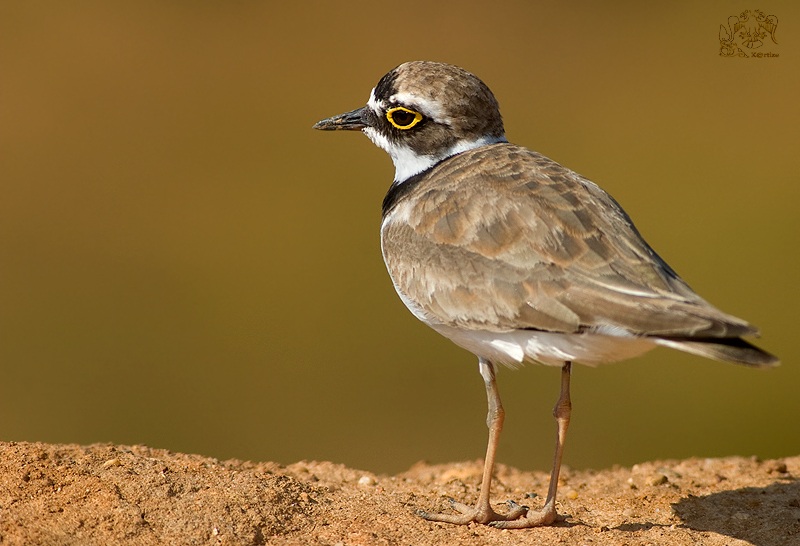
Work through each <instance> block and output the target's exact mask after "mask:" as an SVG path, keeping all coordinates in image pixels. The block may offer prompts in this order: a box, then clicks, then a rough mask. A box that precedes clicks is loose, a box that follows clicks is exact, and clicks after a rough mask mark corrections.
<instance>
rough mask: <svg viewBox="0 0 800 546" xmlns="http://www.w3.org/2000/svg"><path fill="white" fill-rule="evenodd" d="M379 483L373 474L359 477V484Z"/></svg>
mask: <svg viewBox="0 0 800 546" xmlns="http://www.w3.org/2000/svg"><path fill="white" fill-rule="evenodd" d="M376 483H378V482H377V481H375V478H373V477H372V476H361V477H360V478H359V479H358V485H375V484H376Z"/></svg>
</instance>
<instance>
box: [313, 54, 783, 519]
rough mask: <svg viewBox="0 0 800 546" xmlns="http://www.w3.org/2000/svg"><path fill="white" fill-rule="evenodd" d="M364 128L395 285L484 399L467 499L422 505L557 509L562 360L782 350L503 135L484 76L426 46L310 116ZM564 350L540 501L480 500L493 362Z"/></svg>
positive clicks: (568, 367) (543, 515)
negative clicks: (466, 359)
mask: <svg viewBox="0 0 800 546" xmlns="http://www.w3.org/2000/svg"><path fill="white" fill-rule="evenodd" d="M313 127H314V128H315V129H319V130H324V131H336V130H339V131H342V130H343V131H361V132H363V133H364V134H365V135H366V136H367V137H368V138H369V139H370V140H371V141H372V142H373V143H374V144H375V145H377V146H378V147H379V148H381V149H383V150H384V151H386V152H387V153H388V154H389V156H390V157H391V159H392V162H393V164H394V167H395V174H394V180H393V181H392V183H391V185H390V186H389V189H388V192H387V193H386V196H385V197H384V199H383V203H382V214H381V226H380V240H381V252H382V254H383V259H384V262H385V264H386V267H387V269H388V272H389V276H390V277H391V280H392V283H393V285H394V288H395V290H396V291H397V294H398V295H399V296H400V299H401V300H402V301H403V303H404V304H405V305H406V307H407V308H408V309H409V310H410V311H411V313H413V314H414V316H415V317H416V318H418V319H419V320H421V321H422V322H423V323H425V324H427V325H428V326H430V327H431V328H433V329H434V330H435V331H436V332H438V333H440V334H442V335H443V336H444V337H446V338H449V339H450V340H451V341H453V342H454V343H455V344H457V345H459V346H460V347H462V348H464V349H466V350H468V351H469V352H471V353H473V354H474V355H475V356H477V358H478V369H479V372H480V374H481V376H482V378H483V381H484V385H485V388H486V395H487V401H488V411H487V418H486V424H487V427H488V429H489V438H488V442H487V449H486V456H485V458H484V468H483V477H482V480H481V485H480V492H479V495H478V499H477V502H476V504H475V505H474V506H469V505H466V504H463V503H459V502H456V501H455V500H453V499H450V510H448V511H445V512H442V513H436V512H431V511H426V510H418V511H417V513H418V514H419V515H420V516H421V517H423V518H425V519H427V520H430V521H436V522H444V523H452V524H462V525H463V524H469V523H471V522H475V523H479V524H488V525H491V526H494V527H499V528H508V529H514V528H528V527H537V526H543V525H551V524H553V523H555V522H557V521H561V520H562V519H563V516H560V515H559V514H558V512H557V508H556V495H557V488H558V477H559V472H560V468H561V461H562V457H563V453H564V443H565V439H566V434H567V429H568V427H569V423H570V416H571V409H572V402H571V398H570V378H571V373H572V364H573V363H581V364H586V365H590V366H596V365H599V364H603V363H607V362H613V361H618V360H623V359H628V358H632V357H635V356H639V355H641V354H643V353H645V352H647V351H649V350H650V349H653V348H655V347H658V346H663V347H669V348H672V349H677V350H680V351H685V352H687V353H692V354H695V355H700V356H703V357H708V358H711V359H716V360H720V361H727V362H733V363H737V364H743V365H746V366H751V367H771V366H774V365H777V364H778V359H777V358H776V357H775V356H773V355H772V354H770V353H768V352H766V351H764V350H762V349H760V348H758V347H756V346H755V345H753V344H751V343H750V342H748V341H746V340H744V339H743V338H742V336H748V335H758V330H757V328H756V327H754V326H752V325H751V324H749V323H748V322H746V321H745V320H742V319H740V318H737V317H735V316H732V315H729V314H727V313H724V312H722V311H720V310H719V309H717V308H716V307H714V306H712V305H711V304H710V303H708V302H707V301H706V300H704V299H702V298H701V297H700V296H698V295H697V294H696V293H695V292H694V291H693V290H692V289H691V288H690V287H689V285H688V284H687V283H686V282H684V281H683V280H682V279H681V278H680V277H679V276H678V274H677V273H676V272H675V271H674V270H673V269H672V268H671V267H670V266H669V265H667V263H666V262H665V261H664V260H663V259H662V258H661V257H660V256H659V255H658V254H657V253H656V252H655V251H654V250H653V249H652V248H651V247H650V245H648V244H647V243H646V242H645V240H644V239H643V237H642V236H641V234H640V233H639V231H638V230H637V228H636V227H635V226H634V224H633V221H632V220H631V218H630V217H629V216H628V214H627V213H626V212H625V211H624V210H623V209H622V207H621V206H620V205H619V204H618V203H617V201H616V200H615V199H614V198H613V197H611V196H610V195H609V194H608V193H606V192H605V191H604V190H603V189H601V188H600V187H599V186H598V185H597V184H595V183H594V182H592V181H590V180H588V179H587V178H584V177H583V176H581V175H579V174H577V173H575V172H574V171H572V170H570V169H568V168H567V167H564V166H562V165H560V164H559V163H557V162H555V161H554V160H552V159H550V158H548V157H546V156H544V155H542V154H540V153H538V152H535V151H532V150H530V149H528V148H525V147H522V146H518V145H515V144H511V143H509V142H508V140H507V139H506V135H505V129H504V126H503V119H502V116H501V115H500V108H499V105H498V102H497V99H496V98H495V96H494V94H493V93H492V91H491V90H490V89H489V87H488V86H487V85H486V84H485V83H484V82H483V81H482V80H480V79H479V78H478V77H477V76H475V75H473V74H472V73H470V72H468V71H467V70H465V69H463V68H460V67H457V66H454V65H451V64H446V63H440V62H434V61H411V62H406V63H403V64H401V65H399V66H397V67H395V68H394V69H392V70H391V71H389V72H388V73H387V74H386V75H384V76H383V77H382V78H381V79H380V80H379V81H378V83H377V85H376V86H375V87H374V88H373V89H372V91H371V92H370V95H369V99H368V101H367V104H366V106H363V107H361V108H357V109H355V110H353V111H350V112H346V113H343V114H339V115H336V116H333V117H329V118H326V119H323V120H321V121H319V122H317V123H316V124H315V125H314V126H313ZM524 363H538V364H544V365H549V366H558V367H560V369H561V385H560V393H559V396H558V399H557V402H556V404H555V407H554V409H553V416H554V417H555V420H556V424H557V427H556V428H557V434H556V447H555V453H554V456H553V466H552V470H551V473H550V483H549V487H548V493H547V497H546V499H545V500H544V505H543V507H542V508H541V509H539V510H532V509H530V508H529V507H527V506H523V505H520V504H518V503H516V502H514V501H508V505H507V510H505V512H504V513H503V512H498V511H496V510H495V509H494V508H492V505H491V502H490V488H491V480H492V474H493V471H494V465H495V460H496V454H497V445H498V440H499V437H500V432H501V430H502V428H503V422H504V418H505V411H504V409H503V405H502V402H501V400H500V394H499V390H498V386H497V381H496V371H497V369H498V367H499V366H501V365H506V366H510V367H518V366H520V365H522V364H524Z"/></svg>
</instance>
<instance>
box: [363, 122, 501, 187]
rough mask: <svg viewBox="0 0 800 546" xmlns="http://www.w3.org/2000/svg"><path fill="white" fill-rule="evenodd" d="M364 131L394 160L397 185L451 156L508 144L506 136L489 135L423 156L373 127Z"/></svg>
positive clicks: (463, 141)
mask: <svg viewBox="0 0 800 546" xmlns="http://www.w3.org/2000/svg"><path fill="white" fill-rule="evenodd" d="M363 131H364V134H365V135H367V136H368V137H369V139H370V140H371V141H372V142H373V143H374V144H375V145H376V146H377V147H378V148H381V149H382V150H384V151H386V153H388V154H389V156H390V157H391V158H392V163H394V183H395V184H400V183H402V182H405V181H406V180H408V179H409V178H411V177H412V176H414V175H415V174H419V173H421V172H422V171H424V170H427V169H429V168H431V167H433V166H434V165H436V164H437V163H439V162H440V161H442V160H443V159H446V158H448V157H450V156H454V155H456V154H460V153H462V152H466V151H467V150H472V149H475V148H480V147H481V146H487V145H489V144H496V143H498V142H508V141H507V140H506V137H505V135H501V136H499V137H498V136H488V135H487V136H482V137H480V138H476V139H475V140H462V141H459V142H457V143H455V144H454V145H453V146H451V147H450V148H448V149H447V150H444V151H443V152H441V153H439V154H435V155H421V154H418V153H417V152H415V151H414V150H412V149H411V148H409V147H408V146H403V145H402V144H397V143H393V142H390V141H389V139H388V138H386V137H385V136H384V135H382V134H380V133H379V132H378V131H376V130H375V129H374V128H373V127H367V128H365V129H364V130H363Z"/></svg>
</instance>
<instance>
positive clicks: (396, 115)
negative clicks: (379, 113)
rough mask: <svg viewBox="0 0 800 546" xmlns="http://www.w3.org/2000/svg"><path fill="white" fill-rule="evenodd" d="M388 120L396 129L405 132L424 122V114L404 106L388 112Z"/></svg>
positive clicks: (390, 109)
mask: <svg viewBox="0 0 800 546" xmlns="http://www.w3.org/2000/svg"><path fill="white" fill-rule="evenodd" d="M386 119H388V120H389V123H391V124H392V125H394V126H395V127H396V128H398V129H400V130H402V131H405V130H406V129H411V128H412V127H414V126H415V125H416V124H417V123H419V122H420V121H422V114H420V113H419V112H416V111H414V110H409V109H408V108H404V107H402V106H395V107H394V108H389V109H388V110H387V111H386Z"/></svg>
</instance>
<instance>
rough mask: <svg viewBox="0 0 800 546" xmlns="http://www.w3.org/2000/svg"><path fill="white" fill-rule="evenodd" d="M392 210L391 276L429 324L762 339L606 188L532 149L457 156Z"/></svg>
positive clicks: (386, 239) (387, 231)
mask: <svg viewBox="0 0 800 546" xmlns="http://www.w3.org/2000/svg"><path fill="white" fill-rule="evenodd" d="M386 212H387V214H386V215H385V217H384V226H383V229H382V245H383V251H384V259H385V261H386V264H387V267H388V269H389V273H390V275H391V276H392V280H393V282H394V283H395V287H396V288H397V290H398V292H400V294H401V296H402V297H403V298H404V300H405V301H406V302H407V303H409V304H410V305H411V306H412V307H413V309H412V310H414V311H415V313H416V314H417V315H418V316H422V317H424V318H425V320H426V321H428V322H431V323H439V324H447V325H451V326H457V327H460V328H466V329H481V330H492V331H500V330H509V329H523V328H533V329H539V330H546V331H551V332H580V331H587V330H599V331H609V330H613V329H621V330H625V331H627V332H631V333H634V334H638V335H656V336H675V337H731V336H734V337H735V336H739V335H743V334H751V333H755V332H756V330H755V328H753V327H752V326H750V325H749V324H747V323H746V322H744V321H742V320H740V319H737V318H736V317H733V316H730V315H727V314H725V313H722V312H721V311H719V310H718V309H716V308H714V307H713V306H711V305H710V304H708V303H707V302H706V301H704V300H703V299H701V298H700V297H699V296H697V295H696V294H695V293H694V292H693V291H692V290H691V289H690V288H689V287H688V286H687V285H686V283H684V282H683V281H682V280H681V279H680V278H679V277H678V276H677V274H676V273H675V272H674V271H673V270H672V269H671V268H670V267H669V266H668V265H667V264H666V263H665V262H664V261H663V260H662V259H661V258H660V257H659V256H658V255H657V254H656V253H655V252H654V251H653V250H652V249H651V248H650V247H649V246H648V245H647V243H645V241H644V240H643V239H642V238H641V236H640V235H639V233H638V232H637V230H636V228H635V227H634V226H633V224H632V222H631V220H630V218H628V216H627V215H626V214H625V212H624V211H623V210H622V208H621V207H620V206H619V205H618V204H617V203H616V202H615V201H614V200H613V199H612V198H611V197H610V196H609V195H608V194H606V193H605V192H604V191H603V190H601V189H600V188H599V187H598V186H596V185H595V184H593V183H592V182H590V181H588V180H586V179H584V178H582V177H580V176H579V175H577V174H575V173H574V172H572V171H570V170H568V169H566V168H564V167H562V166H561V165H559V164H558V163H555V162H554V161H552V160H550V159H547V158H546V157H544V156H542V155H540V154H537V153H535V152H532V151H530V150H527V149H525V148H521V147H518V146H514V145H510V144H497V145H493V146H487V147H483V148H479V149H476V150H472V151H469V152H465V153H463V154H460V155H458V156H454V157H452V158H450V159H448V160H446V161H444V162H442V163H440V164H439V165H437V166H436V167H435V168H434V169H433V171H431V172H430V173H429V174H428V175H427V176H425V177H422V179H421V180H420V181H419V182H418V183H415V184H414V185H413V187H410V189H405V190H404V193H403V195H402V197H400V198H399V199H398V200H397V201H396V202H394V203H393V206H392V208H391V209H390V210H389V211H386Z"/></svg>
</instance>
